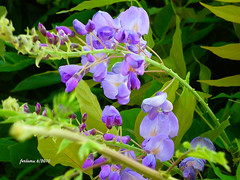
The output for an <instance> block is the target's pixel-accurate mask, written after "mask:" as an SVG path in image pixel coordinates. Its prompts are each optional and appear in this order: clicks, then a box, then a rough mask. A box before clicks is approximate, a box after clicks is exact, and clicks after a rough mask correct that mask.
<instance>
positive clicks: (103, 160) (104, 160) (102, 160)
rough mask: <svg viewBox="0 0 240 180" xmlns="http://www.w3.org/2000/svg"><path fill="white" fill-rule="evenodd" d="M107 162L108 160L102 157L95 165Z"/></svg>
mask: <svg viewBox="0 0 240 180" xmlns="http://www.w3.org/2000/svg"><path fill="white" fill-rule="evenodd" d="M106 161H107V159H106V158H104V157H103V156H100V157H99V158H97V159H96V160H95V161H94V163H93V164H94V165H95V164H101V163H104V162H106Z"/></svg>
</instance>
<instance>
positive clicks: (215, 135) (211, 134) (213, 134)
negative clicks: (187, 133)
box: [200, 119, 230, 142]
mask: <svg viewBox="0 0 240 180" xmlns="http://www.w3.org/2000/svg"><path fill="white" fill-rule="evenodd" d="M228 126H230V123H229V119H227V120H225V121H223V122H222V123H221V124H220V126H218V127H217V128H216V129H213V130H210V131H207V132H205V133H203V134H201V135H200V136H201V137H207V138H208V139H210V140H211V141H212V142H214V141H215V140H216V139H217V138H218V137H219V136H220V134H221V133H222V132H223V131H224V129H225V128H226V127H228Z"/></svg>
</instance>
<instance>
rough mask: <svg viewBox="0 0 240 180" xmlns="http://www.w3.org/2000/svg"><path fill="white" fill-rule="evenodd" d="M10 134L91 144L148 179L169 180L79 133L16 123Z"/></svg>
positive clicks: (94, 148) (23, 137)
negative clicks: (48, 137) (56, 138)
mask: <svg viewBox="0 0 240 180" xmlns="http://www.w3.org/2000/svg"><path fill="white" fill-rule="evenodd" d="M10 134H11V135H12V136H14V137H15V138H17V139H18V140H26V138H29V137H30V136H31V135H41V136H51V137H58V138H65V139H69V140H71V141H74V142H76V143H81V144H83V143H89V144H91V147H92V148H93V150H96V151H98V152H99V153H100V154H102V155H104V156H105V157H108V158H110V159H112V160H114V161H115V162H118V163H121V164H124V165H125V166H127V167H129V168H131V169H133V170H135V171H137V172H139V173H140V174H144V175H146V176H147V177H149V178H153V179H156V180H164V179H167V178H166V177H163V176H162V175H161V173H160V172H158V171H156V170H153V169H151V168H149V167H147V166H144V165H142V164H140V163H138V162H137V161H135V160H134V159H131V158H129V157H127V156H124V155H123V154H121V153H119V152H117V151H115V150H112V149H110V148H108V147H106V146H104V145H102V144H100V143H98V142H96V141H93V140H91V139H89V138H88V137H86V136H83V135H80V134H79V133H74V132H71V131H67V130H64V129H57V128H52V129H49V128H46V127H36V126H30V125H24V124H23V123H15V124H14V125H13V126H12V128H11V130H10ZM171 179H175V178H172V177H171Z"/></svg>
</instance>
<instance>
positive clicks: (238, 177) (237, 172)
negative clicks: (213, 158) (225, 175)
mask: <svg viewBox="0 0 240 180" xmlns="http://www.w3.org/2000/svg"><path fill="white" fill-rule="evenodd" d="M236 177H237V180H240V163H239V164H238V167H237V171H236Z"/></svg>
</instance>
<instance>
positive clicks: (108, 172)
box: [99, 164, 122, 180]
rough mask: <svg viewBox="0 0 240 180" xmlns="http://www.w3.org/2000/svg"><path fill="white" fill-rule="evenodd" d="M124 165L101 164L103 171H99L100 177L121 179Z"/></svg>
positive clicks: (103, 179)
mask: <svg viewBox="0 0 240 180" xmlns="http://www.w3.org/2000/svg"><path fill="white" fill-rule="evenodd" d="M121 169H122V167H121V166H120V165H118V164H116V165H111V164H107V165H103V166H101V171H100V173H99V178H100V179H101V180H105V179H107V178H108V177H109V178H108V179H109V180H119V177H120V175H119V174H120V172H121Z"/></svg>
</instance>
